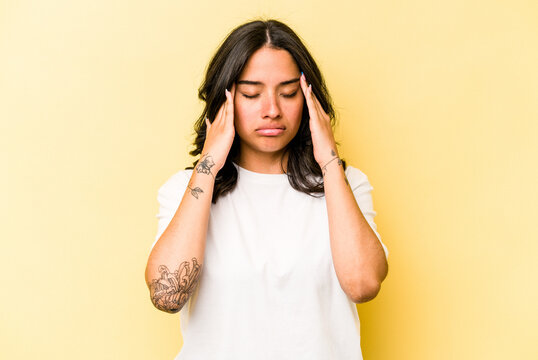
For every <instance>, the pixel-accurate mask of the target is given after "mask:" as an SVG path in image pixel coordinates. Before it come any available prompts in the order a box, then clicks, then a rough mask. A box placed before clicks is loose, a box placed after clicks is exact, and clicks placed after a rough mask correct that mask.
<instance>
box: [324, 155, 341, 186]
mask: <svg viewBox="0 0 538 360" xmlns="http://www.w3.org/2000/svg"><path fill="white" fill-rule="evenodd" d="M331 155H332V156H336V152H335V151H334V150H333V149H331ZM335 159H338V165H342V160H341V159H340V158H339V157H338V156H336V157H334V158H332V159H331V160H329V161H328V162H327V163H326V164H325V165H323V167H322V168H321V171H322V173H323V176H325V174H326V173H327V165H329V163H330V162H331V161H333V160H335ZM346 183H347V179H346Z"/></svg>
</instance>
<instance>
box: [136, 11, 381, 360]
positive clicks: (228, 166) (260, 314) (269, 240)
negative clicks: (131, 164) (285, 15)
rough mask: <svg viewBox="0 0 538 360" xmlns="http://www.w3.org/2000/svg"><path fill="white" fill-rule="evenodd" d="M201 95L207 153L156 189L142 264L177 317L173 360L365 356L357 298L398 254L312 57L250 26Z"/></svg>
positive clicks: (275, 31) (227, 49) (368, 294)
mask: <svg viewBox="0 0 538 360" xmlns="http://www.w3.org/2000/svg"><path fill="white" fill-rule="evenodd" d="M199 97H200V99H202V100H203V101H205V103H206V106H205V109H204V110H203V113H202V114H201V116H200V118H199V119H198V121H197V123H196V124H195V129H196V134H197V137H196V140H195V141H194V145H195V149H194V150H193V151H191V155H195V156H196V155H200V157H199V159H198V160H197V161H195V162H194V164H193V165H194V166H193V167H190V168H186V169H185V170H181V171H179V172H178V173H176V174H175V175H173V176H172V177H171V178H170V179H169V180H168V181H167V182H166V183H165V184H164V185H163V186H162V187H161V188H160V189H159V195H158V200H159V203H160V210H159V214H158V216H157V217H158V218H159V227H158V233H157V236H156V241H155V243H154V244H153V248H152V251H151V253H150V255H149V259H148V263H147V267H146V282H147V285H148V288H149V290H150V297H151V301H152V302H153V304H154V305H155V307H157V308H158V309H159V310H162V311H165V312H169V313H177V312H179V311H180V310H181V312H180V320H181V321H180V323H181V332H182V334H183V340H184V345H183V348H182V349H181V351H180V353H179V354H178V356H177V357H176V359H188V360H197V359H234V360H238V359H272V360H273V359H309V360H313V359H320V360H321V359H323V360H326V359H361V358H362V355H361V349H360V326H359V319H358V315H357V311H356V307H355V303H360V302H365V301H369V300H371V299H373V298H374V297H375V296H376V295H377V293H378V292H379V289H380V285H381V282H382V281H383V280H384V279H385V277H386V275H387V271H388V265H387V258H388V251H387V248H386V247H385V245H384V244H383V243H382V242H381V239H380V236H379V234H378V232H377V228H376V225H375V223H374V221H373V218H374V216H375V214H376V213H375V211H374V210H373V204H372V196H371V190H372V187H371V185H370V184H369V182H368V179H367V177H366V175H365V174H364V173H362V172H361V171H360V170H359V169H357V168H354V167H352V166H346V164H345V162H344V161H343V160H342V159H340V157H339V156H338V149H337V147H336V142H335V139H334V136H333V131H332V128H333V125H334V111H333V107H332V105H331V100H330V96H329V93H328V91H327V88H326V86H325V83H324V80H323V78H322V75H321V73H320V71H319V69H318V67H317V65H316V63H315V62H314V59H313V58H312V56H311V55H310V54H309V52H308V50H307V49H306V48H305V46H304V45H303V43H302V42H301V40H300V39H299V37H298V36H297V35H296V34H295V33H294V32H293V31H292V30H291V29H290V28H289V27H288V26H286V25H285V24H283V23H281V22H278V21H276V20H269V21H253V22H249V23H246V24H243V25H241V26H239V27H237V28H236V29H235V30H233V31H232V32H231V33H230V34H229V35H228V37H227V38H226V40H225V41H224V42H223V43H222V45H221V46H220V48H219V49H218V50H217V52H216V54H215V55H214V57H213V59H212V60H211V62H210V64H209V66H208V69H207V73H206V77H205V81H204V83H203V84H202V86H201V88H200V89H199Z"/></svg>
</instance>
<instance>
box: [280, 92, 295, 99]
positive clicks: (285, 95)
mask: <svg viewBox="0 0 538 360" xmlns="http://www.w3.org/2000/svg"><path fill="white" fill-rule="evenodd" d="M296 94H297V91H296V92H294V93H291V94H282V96H284V97H285V98H292V97H294V96H295V95H296Z"/></svg>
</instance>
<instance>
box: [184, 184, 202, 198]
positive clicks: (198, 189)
mask: <svg viewBox="0 0 538 360" xmlns="http://www.w3.org/2000/svg"><path fill="white" fill-rule="evenodd" d="M187 188H189V190H190V191H191V195H192V196H194V197H195V198H197V199H198V195H200V193H203V192H204V190H202V189H200V188H199V187H198V186H197V187H195V188H194V189H193V188H191V187H190V186H189V185H187Z"/></svg>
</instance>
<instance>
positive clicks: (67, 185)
mask: <svg viewBox="0 0 538 360" xmlns="http://www.w3.org/2000/svg"><path fill="white" fill-rule="evenodd" d="M258 16H264V17H269V18H270V17H275V18H277V19H280V20H282V21H284V22H286V23H287V24H289V25H290V26H291V27H292V28H293V29H294V30H295V31H296V32H297V33H298V34H299V35H300V36H301V37H302V38H303V39H304V40H305V43H306V45H307V46H308V47H309V49H310V50H311V52H312V54H313V55H314V57H315V59H316V60H317V61H318V64H319V66H320V67H321V70H322V72H323V73H324V75H325V77H326V80H327V83H328V86H329V90H330V91H331V93H332V95H333V97H334V101H335V105H336V108H337V112H338V115H339V126H338V128H337V129H336V137H337V141H339V142H341V143H342V146H341V148H340V151H341V154H342V155H343V157H344V158H345V159H346V160H347V161H348V162H349V163H350V164H353V165H354V166H356V167H358V168H360V169H361V170H362V171H364V172H365V173H366V174H367V175H368V177H369V180H370V182H371V183H372V185H373V186H374V192H373V196H374V207H375V210H376V211H377V212H378V216H377V217H376V219H375V220H376V223H377V225H378V229H379V232H380V234H381V236H382V238H383V239H384V242H385V243H386V244H387V246H388V248H389V251H390V256H389V268H390V270H389V275H388V277H387V279H386V281H385V282H384V283H383V286H382V289H381V292H380V294H379V295H378V297H377V298H376V299H374V300H373V301H372V302H369V303H366V304H361V305H359V306H358V311H359V314H360V318H361V325H362V347H363V352H364V358H365V359H367V360H375V359H387V360H388V359H409V360H419V359H420V360H422V359H423V360H431V359H488V360H493V359H536V358H538V350H537V347H536V340H537V326H536V324H538V310H537V304H538V289H537V286H536V275H537V273H538V269H537V248H538V245H537V239H538V237H537V235H538V234H537V231H536V227H537V225H536V217H537V215H538V211H537V210H538V208H537V203H538V192H537V190H536V186H537V184H538V176H537V175H538V172H537V166H536V163H537V158H538V149H537V145H536V142H537V134H538V121H537V120H538V70H537V68H538V66H537V64H538V4H537V2H536V1H532V0H528V1H523V0H518V1H508V0H505V1H468V0H454V1H429V0H410V1H379V2H371V1H348V2H339V1H274V0H272V1H267V2H263V1H219V2H217V1H215V2H209V1H186V0H181V1H180V0H167V1H103V0H98V1H85V2H82V1H67V0H65V1H29V0H21V1H5V0H3V1H1V0H0V119H1V122H0V161H1V162H0V164H1V169H2V174H1V176H0V189H1V190H0V191H1V194H0V196H1V201H0V216H1V219H2V226H1V227H0V232H1V233H0V236H1V241H2V248H1V249H2V251H1V255H0V256H1V261H0V270H1V272H2V275H3V281H2V296H1V300H0V301H1V303H0V308H1V310H0V314H1V320H0V358H2V359H173V357H174V356H175V354H176V353H177V352H178V350H179V349H180V346H181V344H182V341H181V337H180V331H179V315H177V314H176V315H169V314H165V313H163V312H160V311H158V310H156V309H155V308H153V307H152V305H151V302H150V300H149V295H148V290H147V288H146V284H145V282H144V269H145V265H146V260H147V256H148V251H149V247H150V245H151V243H152V242H153V240H154V236H155V233H156V226H157V222H156V218H155V215H156V213H157V199H156V196H157V189H158V187H159V186H160V185H161V184H162V183H163V182H164V181H165V180H166V179H167V178H168V177H169V176H170V175H171V174H173V173H174V172H176V171H178V170H179V169H182V168H184V167H185V166H186V165H190V163H191V160H192V159H190V158H189V157H188V155H187V151H188V150H189V149H190V145H189V144H190V141H191V139H192V136H191V134H192V122H193V120H194V119H195V118H196V117H197V116H198V114H199V112H200V110H201V103H200V102H199V101H198V99H197V88H198V86H199V85H200V82H201V80H202V76H203V73H204V70H205V67H206V65H207V63H208V61H209V59H210V57H211V55H212V54H213V52H214V51H215V50H216V48H217V46H218V45H219V43H220V42H221V41H222V40H223V39H224V37H225V35H226V34H227V33H228V32H229V31H230V30H232V29H233V28H234V27H235V26H237V25H239V24H241V23H243V22H245V21H247V20H251V19H253V18H254V17H258Z"/></svg>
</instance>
